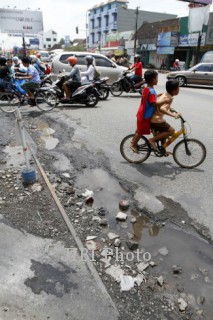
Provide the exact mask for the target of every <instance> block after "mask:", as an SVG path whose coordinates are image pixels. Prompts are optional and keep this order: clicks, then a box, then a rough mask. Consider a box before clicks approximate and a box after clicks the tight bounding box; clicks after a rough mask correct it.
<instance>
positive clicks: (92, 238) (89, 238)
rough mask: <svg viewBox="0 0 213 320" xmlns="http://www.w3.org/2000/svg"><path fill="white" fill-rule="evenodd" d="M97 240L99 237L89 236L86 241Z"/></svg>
mask: <svg viewBox="0 0 213 320" xmlns="http://www.w3.org/2000/svg"><path fill="white" fill-rule="evenodd" d="M96 238H97V236H87V238H86V241H89V240H94V239H96Z"/></svg>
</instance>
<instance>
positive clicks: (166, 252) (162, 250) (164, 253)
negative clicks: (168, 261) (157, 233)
mask: <svg viewBox="0 0 213 320" xmlns="http://www.w3.org/2000/svg"><path fill="white" fill-rule="evenodd" d="M158 252H159V253H160V254H161V255H162V256H167V254H168V253H169V251H168V249H167V247H163V248H161V249H159V250H158Z"/></svg>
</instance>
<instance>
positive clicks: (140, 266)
mask: <svg viewBox="0 0 213 320" xmlns="http://www.w3.org/2000/svg"><path fill="white" fill-rule="evenodd" d="M137 267H138V270H139V271H141V272H143V271H144V270H146V269H147V268H148V267H149V263H146V262H140V263H139V264H138V265H137Z"/></svg>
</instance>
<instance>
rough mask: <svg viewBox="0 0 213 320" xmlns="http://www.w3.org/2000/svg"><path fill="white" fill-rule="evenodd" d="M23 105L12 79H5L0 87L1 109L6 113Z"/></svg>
mask: <svg viewBox="0 0 213 320" xmlns="http://www.w3.org/2000/svg"><path fill="white" fill-rule="evenodd" d="M20 105H21V99H20V95H19V93H17V92H16V91H15V87H14V85H13V83H12V82H11V81H4V82H3V83H2V84H1V89H0V109H1V110H2V111H4V112H6V113H13V112H15V111H16V110H17V108H19V107H20Z"/></svg>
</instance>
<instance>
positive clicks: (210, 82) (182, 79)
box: [167, 62, 213, 87]
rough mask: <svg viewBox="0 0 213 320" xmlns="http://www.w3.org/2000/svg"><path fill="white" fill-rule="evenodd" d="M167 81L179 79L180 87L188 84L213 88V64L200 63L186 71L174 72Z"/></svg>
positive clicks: (168, 76)
mask: <svg viewBox="0 0 213 320" xmlns="http://www.w3.org/2000/svg"><path fill="white" fill-rule="evenodd" d="M167 79H177V80H178V81H179V85H180V87H183V86H185V85H188V84H192V85H193V84H196V85H206V86H213V62H212V63H210V62H209V63H199V64H197V65H195V66H194V67H192V68H190V69H188V70H185V71H184V70H180V71H172V72H170V73H169V74H168V75H167Z"/></svg>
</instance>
